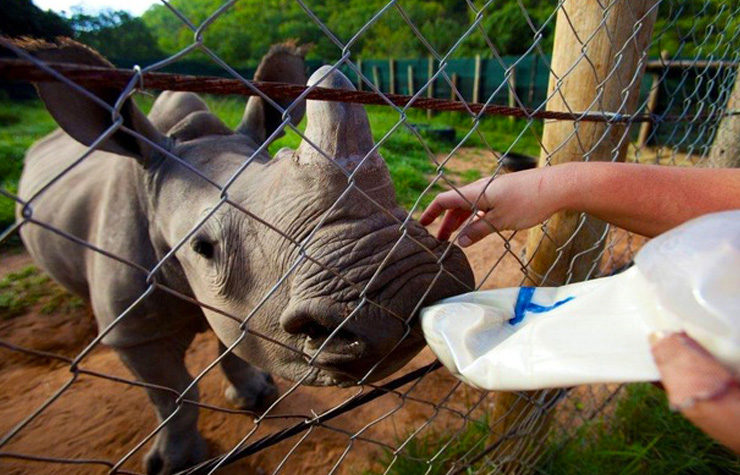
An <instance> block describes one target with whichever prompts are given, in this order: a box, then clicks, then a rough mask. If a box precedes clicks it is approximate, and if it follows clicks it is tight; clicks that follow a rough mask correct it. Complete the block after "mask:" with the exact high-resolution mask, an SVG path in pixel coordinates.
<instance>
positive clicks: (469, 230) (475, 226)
mask: <svg viewBox="0 0 740 475" xmlns="http://www.w3.org/2000/svg"><path fill="white" fill-rule="evenodd" d="M496 231H498V229H497V228H496V226H494V225H493V222H492V214H491V213H490V212H488V213H486V214H485V215H483V216H481V217H480V218H479V219H476V220H475V221H473V222H472V223H470V224H468V225H467V226H465V227H464V228H463V229H462V231H460V235H459V236H458V238H457V239H458V241H457V242H458V244H460V246H461V247H468V246H470V245H471V244H475V243H476V242H478V241H480V240H481V239H483V238H484V237H486V236H488V235H489V234H491V233H494V232H496Z"/></svg>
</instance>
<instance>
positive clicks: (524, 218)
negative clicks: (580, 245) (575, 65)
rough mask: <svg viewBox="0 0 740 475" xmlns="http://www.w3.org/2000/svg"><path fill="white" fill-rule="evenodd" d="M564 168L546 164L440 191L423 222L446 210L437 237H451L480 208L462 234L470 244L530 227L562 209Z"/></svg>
mask: <svg viewBox="0 0 740 475" xmlns="http://www.w3.org/2000/svg"><path fill="white" fill-rule="evenodd" d="M564 168H565V167H562V166H559V167H545V168H537V169H533V170H526V171H521V172H516V173H508V174H506V175H501V176H497V177H495V178H494V179H493V180H491V178H483V179H481V180H478V181H476V182H473V183H470V184H468V185H465V186H463V187H461V188H458V189H457V190H450V191H446V192H444V193H440V194H439V195H437V197H436V198H434V201H432V203H431V204H430V205H429V206H428V207H427V209H426V210H424V213H422V215H421V218H419V222H420V223H421V224H422V225H423V226H428V225H429V224H431V223H432V222H434V220H435V219H437V217H439V215H441V214H442V213H443V212H444V218H443V219H442V224H441V226H440V227H439V231H438V232H437V238H438V239H440V240H443V241H444V240H447V239H449V238H450V236H451V235H452V233H453V232H454V231H455V230H457V229H458V228H460V226H462V225H463V223H465V221H467V220H468V219H469V218H470V217H471V216H472V214H473V210H474V209H477V211H478V213H477V214H476V216H474V217H473V219H472V221H471V223H470V224H468V225H467V226H465V227H464V228H463V229H462V230H461V231H460V235H459V236H458V243H459V244H460V246H462V247H467V246H469V245H471V244H473V243H475V242H478V241H480V240H481V239H483V238H484V237H486V236H487V235H489V234H491V233H492V232H494V231H502V230H505V229H512V230H516V229H526V228H531V227H532V226H535V225H536V224H538V223H541V222H542V221H544V220H546V219H547V218H549V217H550V216H551V215H552V214H553V213H555V212H557V211H559V210H561V209H562V205H563V199H562V198H563V197H564V194H563V193H564V191H563V190H564V189H565V187H564V186H562V185H563V184H564V182H562V181H558V180H560V179H565V181H567V176H566V175H564V173H563V172H564Z"/></svg>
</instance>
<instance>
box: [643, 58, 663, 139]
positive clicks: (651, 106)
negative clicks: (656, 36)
mask: <svg viewBox="0 0 740 475" xmlns="http://www.w3.org/2000/svg"><path fill="white" fill-rule="evenodd" d="M660 58H661V59H662V62H663V63H665V62H667V61H668V51H661V53H660ZM662 73H663V71H657V72H654V73H652V74H651V75H650V76H651V77H650V94H649V95H648V100H647V112H648V114H654V113H655V112H656V110H657V109H658V100H659V99H660V76H661V75H662ZM652 128H653V123H652V122H650V121H647V122H643V123H642V124H641V125H640V135H639V136H638V137H637V148H638V149H641V148H643V147H645V146H646V145H647V144H648V139H649V138H650V131H651V130H652Z"/></svg>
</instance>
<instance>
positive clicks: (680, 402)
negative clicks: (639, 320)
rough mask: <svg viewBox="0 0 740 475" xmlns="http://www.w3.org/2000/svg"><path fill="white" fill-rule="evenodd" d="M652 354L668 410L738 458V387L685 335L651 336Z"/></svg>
mask: <svg viewBox="0 0 740 475" xmlns="http://www.w3.org/2000/svg"><path fill="white" fill-rule="evenodd" d="M651 343H652V344H653V347H652V352H653V358H655V363H656V365H657V366H658V370H659V371H660V375H661V381H662V383H663V386H664V387H665V390H666V393H667V394H668V401H669V402H670V404H671V407H672V408H674V409H677V410H679V411H681V412H682V413H683V415H684V416H686V418H687V419H689V420H690V421H691V422H693V423H694V424H695V425H696V426H697V427H699V428H700V429H701V430H703V431H704V432H705V433H706V434H707V435H709V436H710V437H712V438H714V439H715V440H717V441H718V442H720V443H721V444H723V445H725V446H726V447H728V448H729V449H731V450H732V451H734V452H735V453H737V454H740V432H738V427H740V384H739V382H738V378H737V377H736V376H735V375H734V374H733V373H732V372H731V371H729V370H728V369H727V368H725V367H724V366H722V365H721V364H720V363H719V362H718V361H717V360H716V359H715V358H714V357H713V356H712V355H711V354H709V352H707V351H706V350H705V349H704V348H702V346H701V345H699V344H698V343H697V342H696V341H694V340H693V339H691V338H690V337H689V336H687V335H686V334H685V333H676V334H672V335H669V336H663V335H653V336H651Z"/></svg>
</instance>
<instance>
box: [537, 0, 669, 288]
mask: <svg viewBox="0 0 740 475" xmlns="http://www.w3.org/2000/svg"><path fill="white" fill-rule="evenodd" d="M656 3H657V0H618V1H614V2H612V3H610V4H609V8H608V10H605V9H604V6H603V3H602V2H594V1H593V0H566V1H564V2H563V4H562V6H561V8H560V10H559V11H558V16H557V23H556V26H555V39H554V46H553V58H552V63H551V74H550V84H549V87H548V89H549V94H548V96H549V95H552V98H551V99H550V100H549V101H548V103H547V110H553V111H557V110H572V111H575V112H581V111H584V110H587V109H589V108H590V110H591V111H592V112H619V113H623V114H631V113H633V112H634V110H635V107H636V106H637V100H638V95H639V85H640V82H641V79H642V75H643V72H644V67H645V62H646V61H647V48H648V45H649V42H650V38H651V36H652V33H653V26H654V24H655V17H656V14H657V6H656ZM585 39H588V42H587V43H586V44H585V45H584V44H583V41H586V40H585ZM584 53H585V55H586V56H587V59H586V58H583V57H582V55H583V54H584ZM615 67H616V69H615ZM558 84H559V92H557V93H554V94H552V93H553V92H554V90H555V88H556V87H558ZM629 84H632V87H631V88H630V89H629V90H628V91H624V89H625V87H626V86H627V85H629ZM625 92H626V93H627V94H629V96H628V99H627V101H626V108H623V109H621V110H620V108H619V107H620V105H621V104H622V103H623V100H624V99H623V93H625ZM626 127H627V126H626V125H624V124H619V125H616V124H607V123H603V122H589V123H586V122H567V121H546V122H545V128H544V132H543V136H542V152H541V153H540V166H541V167H542V166H546V165H547V164H548V163H549V164H550V165H556V164H559V163H565V162H571V161H582V160H584V161H585V160H589V161H597V160H601V161H612V160H616V161H623V160H624V158H625V155H626V152H627V145H628V141H629V140H628V138H627V136H626V133H627V131H626V129H625V128H626ZM574 128H575V131H576V134H574ZM581 218H582V217H581V214H580V213H575V212H569V211H568V212H563V213H558V214H555V215H554V216H553V217H552V218H551V219H550V221H549V222H548V224H547V226H546V228H545V229H543V227H541V226H538V227H536V228H533V229H532V230H530V232H529V236H528V242H527V256H528V259H530V262H529V271H530V272H529V276H528V277H529V279H531V282H530V284H535V285H562V284H565V283H568V282H577V281H581V280H584V279H586V278H587V277H589V275H590V273H591V272H592V270H593V269H594V268H596V267H598V259H599V256H600V254H601V249H602V246H601V245H597V242H598V240H599V239H601V238H602V237H603V235H604V233H605V230H606V224H605V223H604V222H602V221H599V220H597V219H595V218H593V217H590V216H587V217H586V219H585V221H583V220H582V219H581Z"/></svg>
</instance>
